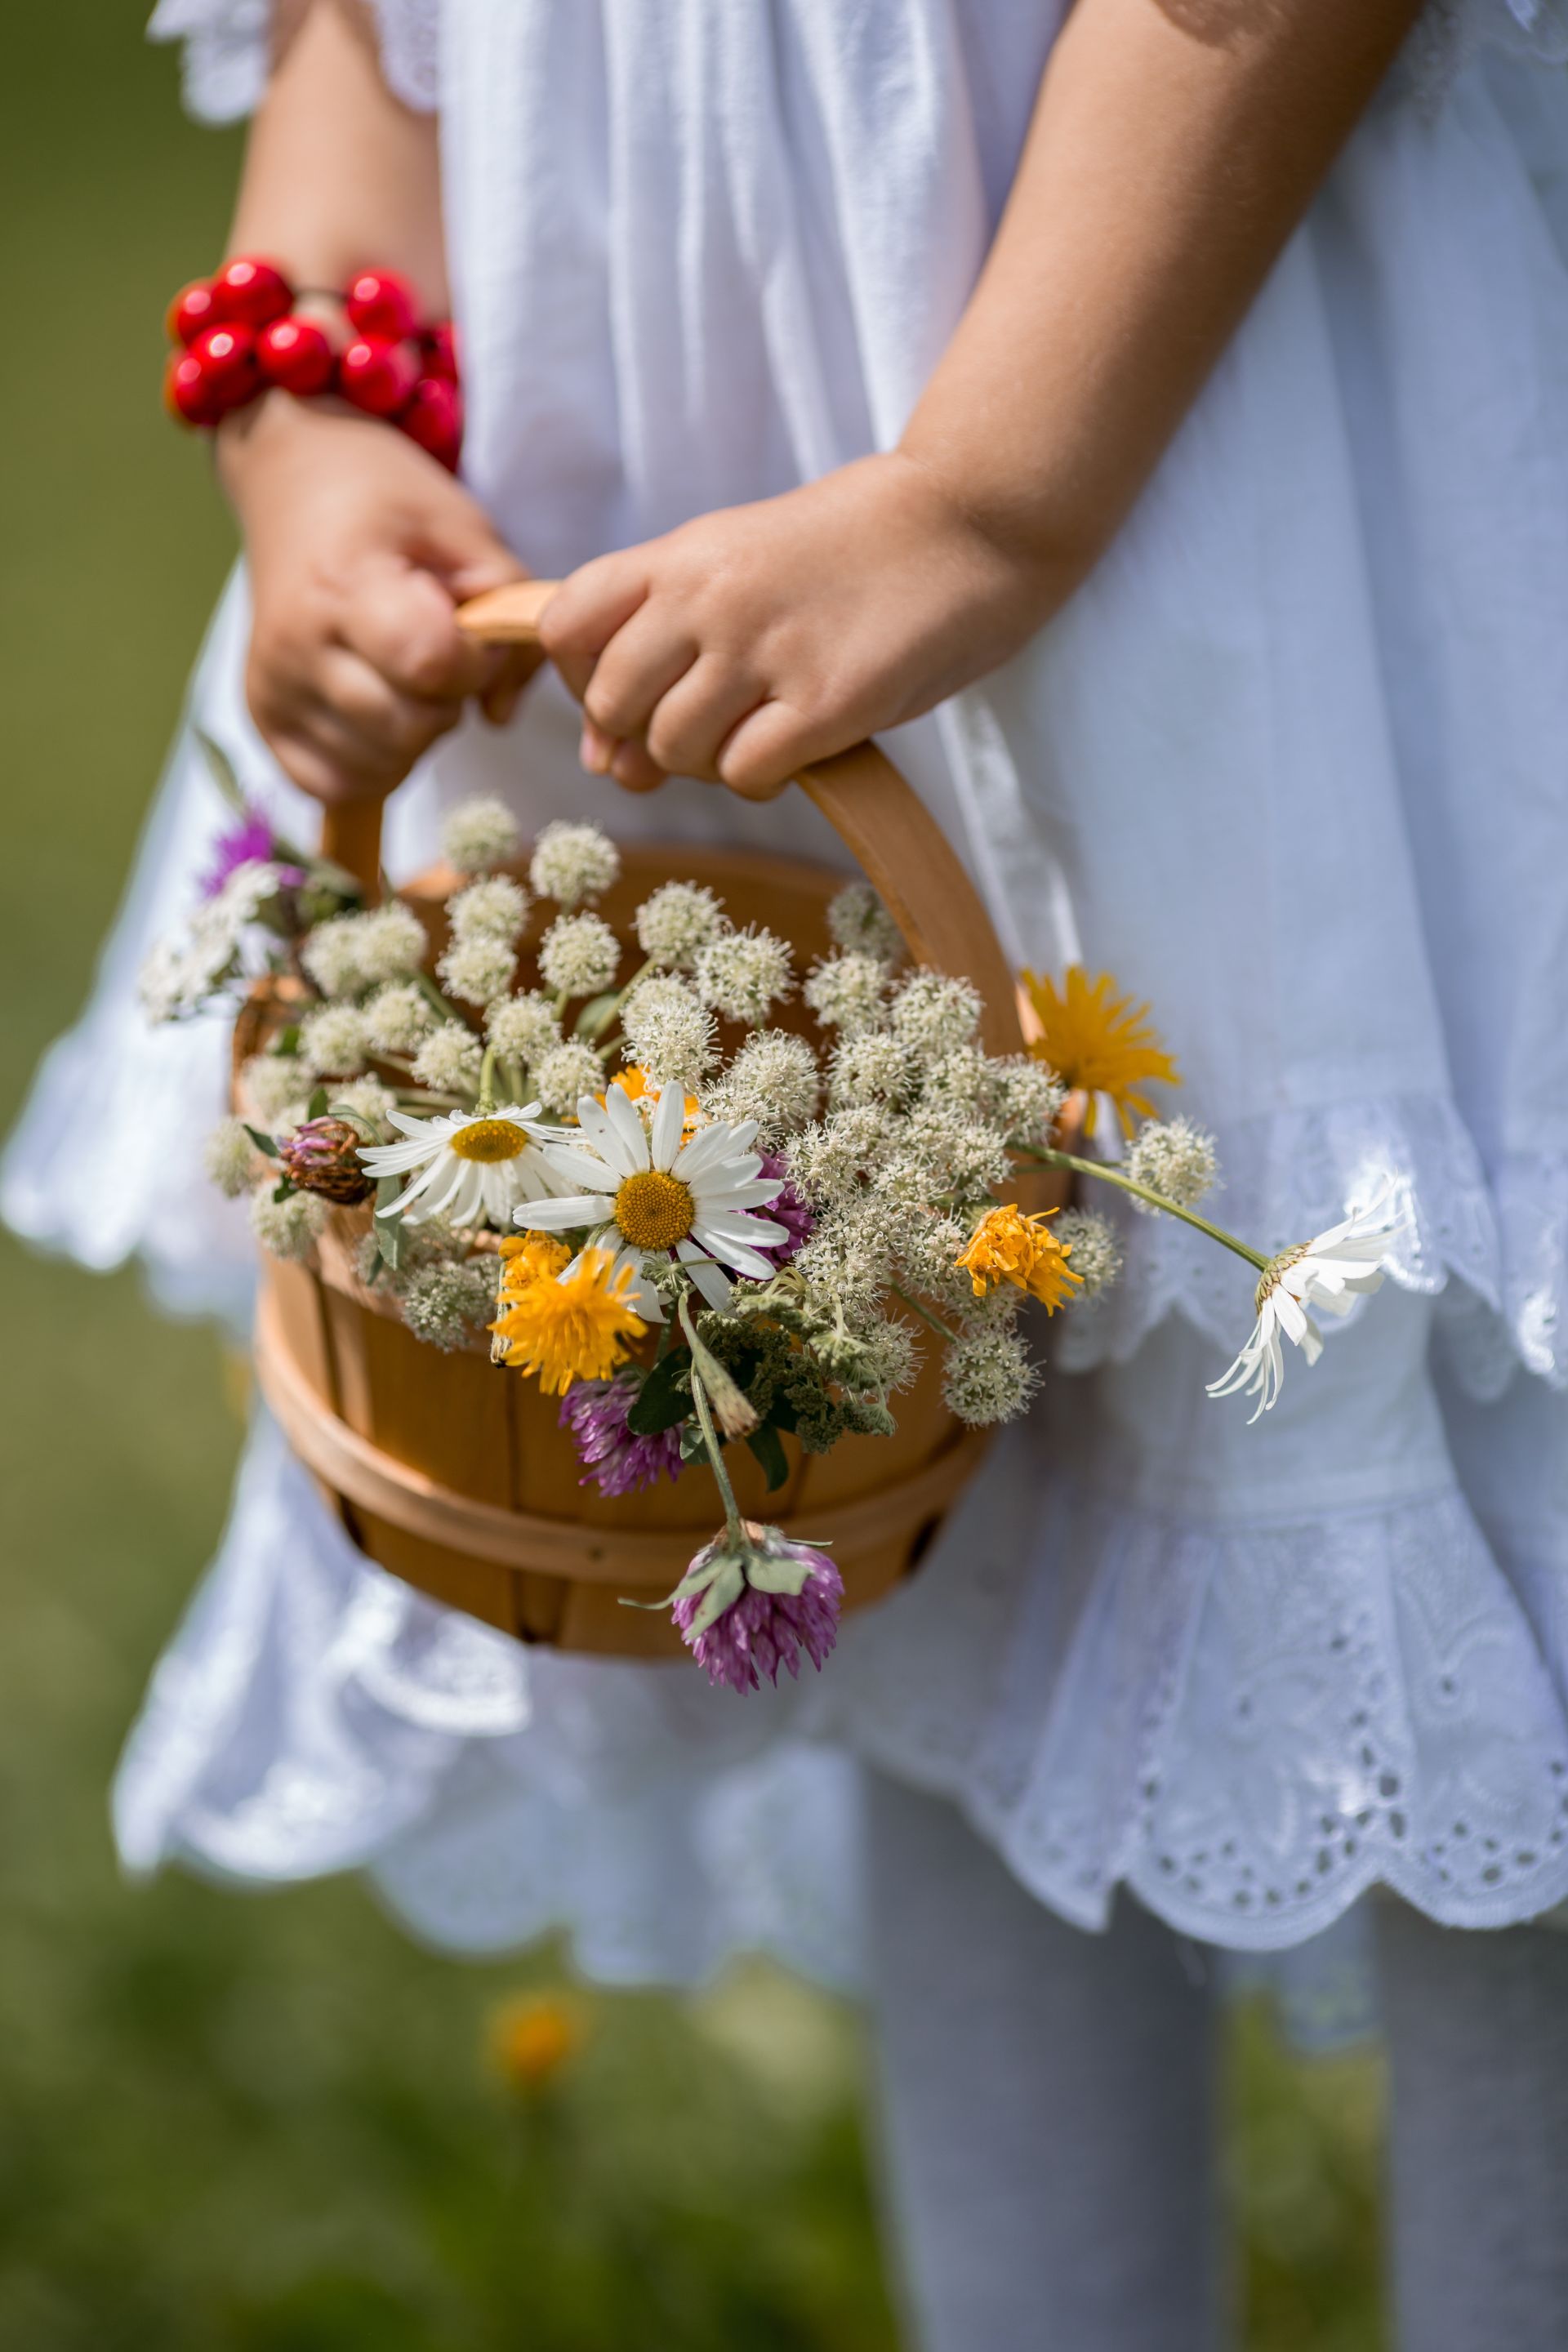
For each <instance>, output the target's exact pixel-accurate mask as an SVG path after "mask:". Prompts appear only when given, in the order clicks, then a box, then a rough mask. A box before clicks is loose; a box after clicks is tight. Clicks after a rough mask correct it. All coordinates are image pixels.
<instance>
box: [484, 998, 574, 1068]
mask: <svg viewBox="0 0 1568 2352" xmlns="http://www.w3.org/2000/svg"><path fill="white" fill-rule="evenodd" d="M485 1034H486V1036H487V1037H488V1038H489V1041H490V1044H491V1045H493V1046H494V1047H495V1049H496V1052H497V1053H498V1054H500V1055H501V1056H502V1057H503V1059H505V1060H506V1061H509V1062H520V1063H521V1065H522V1066H523V1067H524V1068H525V1069H529V1068H531V1067H532V1066H533V1065H534V1064H535V1063H536V1062H539V1061H541V1060H542V1058H543V1056H544V1055H546V1054H548V1053H549V1052H550V1051H551V1050H552V1047H554V1046H556V1045H560V1043H561V1023H560V1019H559V1017H558V1015H557V1013H556V1011H555V1007H554V1005H553V1004H552V1003H551V1001H550V999H549V997H547V996H542V995H541V994H540V992H539V991H538V990H537V989H528V990H525V991H524V992H523V994H522V995H521V996H504V997H498V998H497V999H496V1001H495V1003H493V1004H491V1005H490V1006H489V1010H488V1011H487V1012H486V1014H485Z"/></svg>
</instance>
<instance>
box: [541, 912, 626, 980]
mask: <svg viewBox="0 0 1568 2352" xmlns="http://www.w3.org/2000/svg"><path fill="white" fill-rule="evenodd" d="M620 961H621V947H620V941H619V940H617V939H616V935H615V933H614V931H612V930H611V929H610V927H609V925H608V923H605V922H602V921H601V920H600V919H599V917H598V916H597V915H562V916H560V917H558V918H557V919H556V920H555V921H554V922H553V923H552V924H551V926H550V929H548V930H547V931H546V932H545V934H544V937H543V939H542V940H541V941H540V943H539V970H540V973H541V976H542V979H543V982H544V984H545V986H546V988H552V989H555V990H556V991H558V992H559V993H560V994H561V995H563V996H596V995H598V993H599V992H600V990H601V989H605V988H608V987H609V986H610V984H611V982H613V981H614V979H615V977H616V972H617V971H619V969H620Z"/></svg>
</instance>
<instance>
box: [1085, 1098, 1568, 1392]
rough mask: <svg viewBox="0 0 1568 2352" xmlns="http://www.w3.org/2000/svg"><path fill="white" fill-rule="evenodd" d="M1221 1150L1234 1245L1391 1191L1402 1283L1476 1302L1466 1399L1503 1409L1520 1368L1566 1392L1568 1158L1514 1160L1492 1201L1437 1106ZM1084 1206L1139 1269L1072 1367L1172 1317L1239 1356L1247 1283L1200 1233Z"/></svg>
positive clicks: (1296, 1231) (1328, 1217) (1458, 1128)
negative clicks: (1500, 1404)
mask: <svg viewBox="0 0 1568 2352" xmlns="http://www.w3.org/2000/svg"><path fill="white" fill-rule="evenodd" d="M1217 1140H1218V1146H1219V1162H1220V1168H1221V1171H1222V1173H1223V1181H1224V1190H1223V1192H1220V1193H1219V1194H1217V1195H1216V1196H1215V1204H1214V1213H1215V1215H1216V1216H1218V1217H1219V1218H1220V1220H1221V1221H1222V1222H1223V1223H1225V1224H1226V1225H1228V1226H1229V1227H1230V1228H1231V1229H1232V1230H1233V1231H1234V1232H1236V1233H1238V1234H1242V1235H1243V1236H1244V1237H1245V1238H1247V1240H1249V1241H1256V1243H1257V1244H1258V1247H1259V1248H1262V1249H1269V1250H1274V1249H1284V1248H1286V1247H1288V1246H1289V1244H1290V1243H1292V1242H1297V1241H1304V1240H1306V1239H1308V1238H1309V1237H1310V1235H1311V1234H1317V1233H1322V1232H1324V1231H1325V1230H1326V1229H1327V1228H1328V1227H1329V1226H1330V1225H1331V1224H1333V1223H1337V1221H1338V1220H1339V1219H1340V1218H1341V1217H1342V1216H1343V1215H1345V1214H1346V1213H1347V1211H1348V1210H1349V1209H1351V1208H1352V1207H1355V1206H1356V1205H1358V1204H1360V1203H1363V1202H1366V1201H1367V1200H1370V1199H1371V1198H1373V1196H1374V1195H1375V1194H1376V1193H1378V1192H1381V1191H1382V1189H1383V1188H1384V1185H1386V1184H1392V1186H1393V1187H1394V1199H1395V1202H1396V1203H1397V1205H1398V1206H1399V1207H1400V1208H1401V1209H1402V1210H1403V1213H1404V1214H1405V1219H1406V1221H1407V1222H1406V1230H1405V1235H1404V1238H1403V1239H1402V1241H1401V1242H1400V1243H1399V1244H1398V1246H1397V1248H1396V1250H1395V1251H1394V1254H1393V1255H1392V1257H1391V1260H1390V1265H1389V1271H1390V1273H1391V1275H1392V1276H1393V1279H1394V1281H1395V1282H1396V1283H1398V1284H1399V1285H1400V1286H1401V1287H1402V1288H1403V1289H1405V1290H1410V1291H1415V1292H1418V1293H1422V1294H1426V1295H1429V1296H1430V1295H1435V1294H1436V1293H1438V1292H1441V1291H1443V1290H1445V1289H1446V1288H1447V1286H1449V1284H1450V1282H1451V1281H1452V1282H1457V1283H1458V1284H1459V1285H1461V1286H1463V1290H1462V1296H1461V1297H1459V1298H1457V1299H1455V1300H1454V1301H1453V1302H1452V1305H1451V1307H1450V1308H1449V1311H1448V1313H1447V1317H1446V1322H1447V1348H1448V1351H1449V1355H1450V1360H1451V1361H1452V1362H1453V1365H1454V1368H1455V1370H1456V1373H1457V1375H1458V1378H1459V1380H1460V1381H1461V1383H1462V1384H1463V1386H1464V1387H1465V1388H1466V1390H1467V1391H1468V1393H1470V1394H1471V1395H1474V1396H1477V1397H1492V1396H1496V1395H1498V1394H1499V1393H1500V1391H1501V1389H1502V1388H1503V1387H1504V1386H1505V1385H1506V1384H1507V1381H1508V1380H1509V1379H1510V1376H1511V1374H1512V1372H1513V1370H1514V1369H1515V1367H1516V1366H1517V1365H1519V1364H1522V1365H1523V1366H1524V1367H1525V1368H1526V1369H1527V1370H1529V1371H1531V1372H1533V1373H1536V1374H1537V1375H1539V1376H1540V1377H1541V1378H1542V1379H1544V1380H1546V1381H1550V1382H1551V1383H1552V1386H1553V1387H1557V1388H1562V1387H1564V1386H1568V1339H1565V1336H1564V1335H1565V1333H1568V1157H1564V1156H1563V1155H1561V1154H1551V1153H1536V1154H1531V1155H1525V1154H1522V1153H1521V1154H1517V1155H1515V1156H1514V1157H1512V1158H1511V1159H1510V1160H1507V1161H1506V1162H1505V1163H1504V1165H1503V1167H1502V1169H1501V1171H1500V1174H1499V1176H1498V1179H1497V1181H1496V1184H1495V1186H1490V1185H1489V1183H1488V1181H1487V1175H1486V1171H1485V1170H1484V1169H1483V1167H1482V1165H1481V1161H1480V1157H1479V1153H1478V1151H1477V1150H1476V1146H1475V1143H1474V1141H1473V1140H1472V1139H1471V1136H1470V1133H1469V1130H1468V1128H1467V1127H1466V1125H1465V1123H1464V1121H1463V1119H1462V1118H1460V1116H1459V1114H1458V1110H1456V1108H1454V1106H1453V1104H1452V1103H1450V1102H1448V1101H1447V1100H1445V1099H1443V1098H1441V1097H1431V1096H1407V1097H1394V1098H1391V1099H1379V1100H1369V1101H1364V1102H1342V1103H1333V1104H1329V1105H1326V1106H1323V1107H1321V1108H1315V1109H1311V1110H1303V1111H1281V1112H1278V1113H1276V1114H1274V1115H1273V1116H1272V1117H1270V1118H1261V1119H1249V1120H1239V1121H1237V1122H1235V1123H1233V1124H1231V1125H1229V1126H1221V1127H1220V1128H1219V1129H1218V1130H1217ZM1085 1190H1086V1192H1092V1194H1093V1198H1094V1205H1095V1207H1097V1208H1100V1209H1102V1210H1105V1211H1106V1213H1109V1214H1110V1215H1111V1216H1112V1217H1114V1218H1115V1219H1116V1221H1117V1223H1119V1225H1120V1228H1121V1240H1122V1246H1123V1249H1124V1252H1125V1256H1126V1266H1125V1270H1124V1272H1123V1274H1122V1276H1121V1280H1120V1281H1119V1282H1118V1283H1117V1285H1116V1286H1115V1288H1114V1289H1113V1290H1110V1291H1109V1292H1107V1293H1105V1294H1104V1295H1103V1296H1102V1297H1100V1298H1099V1299H1097V1300H1096V1301H1095V1302H1094V1303H1093V1304H1092V1305H1090V1306H1088V1307H1077V1308H1075V1309H1074V1310H1073V1312H1072V1314H1071V1315H1069V1316H1068V1317H1067V1318H1065V1321H1064V1324H1063V1327H1062V1338H1061V1341H1060V1358H1059V1360H1060V1361H1061V1363H1062V1365H1063V1367H1064V1368H1065V1369H1066V1370H1069V1371H1083V1370H1088V1369H1089V1368H1091V1367H1092V1366H1094V1365H1096V1364H1100V1363H1106V1362H1110V1363H1119V1364H1120V1363H1126V1362H1127V1361H1128V1360H1130V1359H1131V1357H1132V1356H1134V1355H1135V1354H1136V1353H1137V1351H1138V1349H1140V1348H1141V1347H1142V1345H1143V1342H1144V1341H1145V1339H1147V1338H1148V1336H1149V1334H1150V1332H1151V1331H1152V1330H1153V1329H1154V1328H1155V1326H1156V1325H1157V1324H1159V1323H1161V1322H1163V1320H1164V1318H1165V1317H1166V1316H1167V1315H1170V1314H1173V1313H1180V1314H1181V1315H1183V1316H1184V1318H1185V1319H1186V1320H1187V1321H1188V1322H1189V1323H1190V1324H1191V1325H1192V1326H1193V1327H1194V1328H1195V1329H1197V1330H1199V1331H1201V1332H1202V1333H1203V1334H1204V1335H1205V1338H1207V1339H1212V1340H1213V1341H1214V1342H1215V1346H1216V1347H1219V1348H1223V1349H1225V1351H1226V1355H1227V1356H1228V1355H1231V1354H1234V1352H1235V1350H1236V1349H1237V1346H1238V1345H1239V1343H1240V1340H1241V1339H1242V1338H1243V1337H1244V1336H1245V1334H1246V1331H1247V1326H1248V1320H1249V1316H1250V1305H1249V1300H1250V1290H1251V1285H1250V1280H1249V1277H1248V1276H1247V1272H1246V1270H1245V1268H1243V1267H1242V1266H1241V1265H1239V1264H1238V1262H1237V1261H1236V1260H1234V1259H1233V1258H1231V1257H1230V1256H1228V1255H1226V1253H1225V1252H1223V1251H1221V1250H1217V1249H1216V1248H1215V1245H1214V1244H1213V1243H1212V1242H1209V1241H1207V1240H1205V1237H1204V1236H1203V1235H1202V1234H1198V1233H1194V1231H1193V1230H1192V1228H1191V1227H1190V1226H1187V1225H1183V1224H1179V1223H1176V1222H1175V1221H1174V1220H1173V1219H1172V1218H1169V1217H1155V1216H1140V1215H1137V1214H1134V1213H1129V1212H1127V1211H1126V1209H1125V1208H1124V1207H1123V1204H1122V1203H1121V1202H1119V1201H1116V1200H1114V1199H1113V1198H1112V1197H1111V1195H1110V1187H1109V1186H1104V1187H1095V1186H1092V1185H1086V1187H1085ZM1366 1304H1367V1302H1366V1301H1365V1300H1361V1301H1358V1302H1357V1305H1356V1307H1354V1308H1353V1309H1352V1313H1351V1315H1350V1316H1348V1317H1346V1318H1344V1319H1343V1320H1342V1321H1341V1322H1336V1323H1333V1324H1331V1326H1330V1331H1329V1336H1330V1337H1332V1336H1333V1335H1334V1334H1336V1333H1338V1332H1340V1331H1343V1330H1346V1329H1348V1328H1351V1327H1352V1325H1353V1324H1354V1323H1355V1322H1356V1321H1357V1320H1358V1319H1359V1318H1360V1316H1361V1315H1362V1314H1363V1312H1364V1311H1365V1307H1366Z"/></svg>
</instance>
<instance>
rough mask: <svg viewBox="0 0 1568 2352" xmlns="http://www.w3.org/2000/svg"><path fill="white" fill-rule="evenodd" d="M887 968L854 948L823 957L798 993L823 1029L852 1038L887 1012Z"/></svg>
mask: <svg viewBox="0 0 1568 2352" xmlns="http://www.w3.org/2000/svg"><path fill="white" fill-rule="evenodd" d="M887 980H888V973H887V967H886V966H885V965H884V964H882V963H880V962H879V961H878V959H877V958H876V957H875V956H872V955H867V954H866V953H865V952H864V951H863V950H853V951H852V952H850V953H849V954H847V955H834V956H827V957H825V958H824V960H823V961H822V962H821V963H819V964H818V965H817V966H816V969H815V971H813V972H812V973H811V976H810V978H809V979H808V980H807V982H806V983H805V988H804V990H803V991H802V994H803V995H804V996H805V1001H806V1003H807V1004H808V1005H809V1006H810V1007H811V1010H812V1011H813V1012H814V1013H816V1017H817V1019H818V1021H820V1022H821V1024H822V1025H823V1027H824V1028H825V1029H841V1030H842V1031H843V1032H844V1034H845V1035H846V1036H847V1037H852V1036H854V1035H855V1034H856V1033H857V1032H858V1031H859V1030H861V1029H875V1028H877V1027H878V1026H879V1024H880V1023H881V1021H882V1018H883V1015H884V1014H885V1013H886V1011H887V998H886V989H887Z"/></svg>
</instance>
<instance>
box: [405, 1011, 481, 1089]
mask: <svg viewBox="0 0 1568 2352" xmlns="http://www.w3.org/2000/svg"><path fill="white" fill-rule="evenodd" d="M483 1061H484V1048H483V1047H482V1046H481V1045H480V1044H479V1039H478V1038H477V1037H476V1036H475V1034H474V1033H473V1031H472V1030H471V1029H470V1028H469V1027H468V1024H467V1023H466V1022H463V1021H443V1022H442V1024H441V1025H440V1027H439V1028H438V1029H432V1031H431V1032H430V1034H429V1035H428V1037H426V1040H425V1043H424V1044H423V1045H421V1046H420V1048H419V1051H418V1053H417V1054H416V1055H415V1057H414V1076H415V1078H416V1081H417V1082H418V1084H419V1085H420V1086H422V1087H433V1088H434V1089H435V1091H436V1092H437V1094H443V1095H463V1094H472V1093H473V1091H474V1089H475V1087H477V1086H478V1085H479V1069H480V1066H481V1065H482V1063H483Z"/></svg>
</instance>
